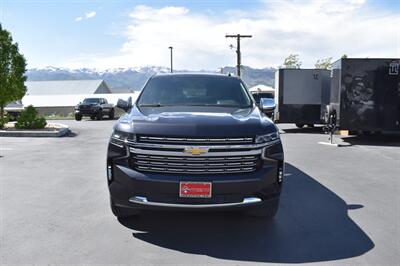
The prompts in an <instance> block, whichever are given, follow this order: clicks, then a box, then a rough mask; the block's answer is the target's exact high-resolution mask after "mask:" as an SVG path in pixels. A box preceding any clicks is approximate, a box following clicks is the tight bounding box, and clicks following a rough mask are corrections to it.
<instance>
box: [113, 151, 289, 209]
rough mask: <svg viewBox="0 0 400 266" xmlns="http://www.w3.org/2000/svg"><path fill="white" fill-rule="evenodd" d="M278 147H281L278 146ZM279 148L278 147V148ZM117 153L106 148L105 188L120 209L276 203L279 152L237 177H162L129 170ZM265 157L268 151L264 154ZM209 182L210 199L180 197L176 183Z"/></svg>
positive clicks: (165, 175) (126, 162)
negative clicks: (106, 180) (210, 189)
mask: <svg viewBox="0 0 400 266" xmlns="http://www.w3.org/2000/svg"><path fill="white" fill-rule="evenodd" d="M279 145H281V144H280V143H279ZM280 147H281V146H280ZM115 150H118V147H115V146H114V145H110V146H109V157H108V160H107V161H108V171H107V172H108V178H109V179H108V185H109V191H110V196H111V198H112V200H113V202H114V203H115V204H116V205H117V206H119V207H127V208H136V209H157V210H172V209H176V210H222V209H223V210H230V209H243V208H249V207H251V206H257V205H261V204H263V203H267V202H270V201H274V200H278V199H279V195H280V192H281V181H282V180H281V178H282V175H283V173H282V168H283V151H282V149H281V148H280V149H276V147H275V148H273V149H271V150H275V151H278V153H274V154H272V156H270V157H265V156H263V162H262V166H261V167H260V168H259V169H257V170H256V171H254V172H250V173H236V174H209V175H196V174H165V173H153V172H142V171H137V170H135V169H132V168H131V167H130V164H129V155H128V156H125V157H118V158H113V155H114V156H115V154H116V153H114V151H115ZM264 152H265V154H266V155H268V156H269V155H271V154H269V152H270V150H269V151H264ZM182 181H192V182H211V183H212V197H211V198H207V199H205V198H180V197H179V182H182Z"/></svg>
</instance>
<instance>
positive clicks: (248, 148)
mask: <svg viewBox="0 0 400 266" xmlns="http://www.w3.org/2000/svg"><path fill="white" fill-rule="evenodd" d="M270 100H271V99H270ZM261 102H262V103H263V104H262V105H260V106H257V105H256V103H255V101H254V99H253V98H252V97H251V95H250V93H249V91H248V90H247V88H246V86H245V84H244V83H243V82H242V81H241V80H240V79H239V78H236V77H230V76H224V75H219V74H158V75H155V76H153V77H151V78H150V79H149V80H148V81H147V83H146V85H145V86H144V89H143V90H142V92H141V93H140V95H139V97H138V98H137V100H136V102H135V103H134V104H131V103H130V102H125V101H123V100H119V101H118V104H117V106H118V107H119V108H121V109H124V110H125V111H126V112H127V113H126V114H125V115H124V116H122V117H121V118H120V119H119V121H118V122H117V123H116V124H115V126H114V131H113V133H112V135H111V138H110V142H109V145H108V154H107V179H108V187H109V191H110V202H111V210H112V211H113V213H114V215H116V216H117V217H123V216H131V215H138V214H140V210H144V209H157V210H220V211H222V210H244V211H246V212H248V213H250V214H252V215H255V216H262V217H273V216H274V215H275V213H276V211H277V210H278V205H279V196H280V192H281V187H282V178H283V168H284V158H283V149H282V144H281V140H280V136H279V132H278V129H277V127H276V126H275V125H274V123H273V122H272V121H271V120H270V119H269V118H268V117H267V116H266V115H264V114H263V112H262V110H266V109H273V108H274V102H273V100H272V101H261Z"/></svg>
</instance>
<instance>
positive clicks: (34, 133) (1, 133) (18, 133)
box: [0, 127, 70, 138]
mask: <svg viewBox="0 0 400 266" xmlns="http://www.w3.org/2000/svg"><path fill="white" fill-rule="evenodd" d="M69 132H70V130H69V128H68V127H63V128H60V129H57V130H54V131H39V130H12V131H7V130H0V137H35V138H38V137H45V138H49V137H50V138H57V137H62V136H65V135H67V134H68V133H69Z"/></svg>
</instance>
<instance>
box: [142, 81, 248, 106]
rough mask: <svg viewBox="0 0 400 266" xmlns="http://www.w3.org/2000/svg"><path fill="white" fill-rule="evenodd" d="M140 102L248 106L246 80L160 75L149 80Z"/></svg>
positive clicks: (150, 103) (167, 104)
mask: <svg viewBox="0 0 400 266" xmlns="http://www.w3.org/2000/svg"><path fill="white" fill-rule="evenodd" d="M137 104H138V106H217V107H237V108H248V107H250V106H251V104H252V102H251V99H250V97H249V95H248V93H247V92H246V88H245V87H244V85H243V83H242V82H241V81H240V80H238V79H235V78H229V77H224V76H205V75H204V76H201V75H197V76H191V75H181V76H159V77H154V78H152V79H151V80H149V82H148V83H147V84H146V86H145V88H144V89H143V92H142V94H141V96H140V98H139V100H138V102H137Z"/></svg>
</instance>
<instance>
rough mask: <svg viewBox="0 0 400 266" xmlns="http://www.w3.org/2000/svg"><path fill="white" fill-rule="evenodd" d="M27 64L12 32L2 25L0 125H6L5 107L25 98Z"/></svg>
mask: <svg viewBox="0 0 400 266" xmlns="http://www.w3.org/2000/svg"><path fill="white" fill-rule="evenodd" d="M25 71H26V62H25V58H24V56H23V55H22V54H20V53H19V50H18V44H17V43H13V40H12V37H11V34H10V32H8V31H7V30H5V29H3V28H2V26H1V24H0V124H1V125H2V124H4V107H5V106H6V105H7V104H8V103H10V102H13V101H17V100H20V99H22V97H24V95H25V92H26V88H25V84H24V83H25V81H26V77H25V75H24V74H25Z"/></svg>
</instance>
